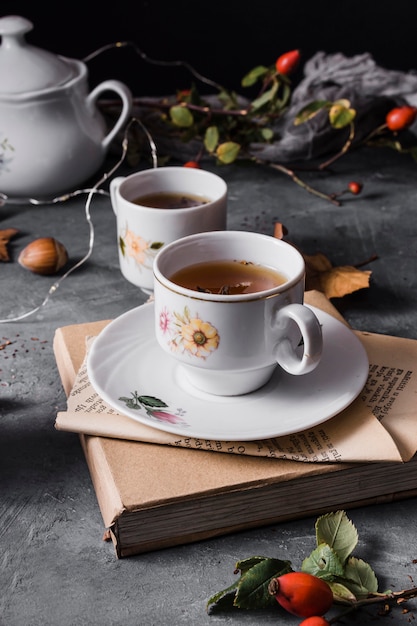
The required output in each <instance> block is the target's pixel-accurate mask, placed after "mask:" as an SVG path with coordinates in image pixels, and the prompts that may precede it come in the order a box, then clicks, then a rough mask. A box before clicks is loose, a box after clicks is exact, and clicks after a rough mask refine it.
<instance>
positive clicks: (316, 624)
mask: <svg viewBox="0 0 417 626" xmlns="http://www.w3.org/2000/svg"><path fill="white" fill-rule="evenodd" d="M299 626H330V622H328V621H327V619H324V617H319V616H318V615H313V616H312V617H307V619H304V620H303V621H302V622H300V625H299Z"/></svg>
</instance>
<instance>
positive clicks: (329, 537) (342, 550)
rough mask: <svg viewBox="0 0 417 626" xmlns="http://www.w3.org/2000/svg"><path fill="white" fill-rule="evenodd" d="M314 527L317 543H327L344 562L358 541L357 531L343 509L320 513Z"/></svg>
mask: <svg viewBox="0 0 417 626" xmlns="http://www.w3.org/2000/svg"><path fill="white" fill-rule="evenodd" d="M315 528H316V541H317V545H318V546H319V545H320V544H321V543H326V544H328V545H329V546H330V547H331V548H333V550H334V551H335V552H336V553H337V555H338V557H339V559H340V562H341V563H342V564H344V563H345V561H346V559H347V558H348V557H349V556H350V555H351V554H352V552H353V550H354V549H355V547H356V545H357V543H358V532H357V530H356V528H355V526H354V525H353V524H352V522H351V521H350V519H349V518H348V516H347V515H346V513H345V511H336V512H334V513H327V514H326V515H322V516H321V517H319V518H318V519H317V521H316V524H315Z"/></svg>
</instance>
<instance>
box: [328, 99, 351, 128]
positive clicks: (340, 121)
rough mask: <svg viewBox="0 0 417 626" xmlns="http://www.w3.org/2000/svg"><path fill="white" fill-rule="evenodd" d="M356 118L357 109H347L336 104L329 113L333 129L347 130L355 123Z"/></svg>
mask: <svg viewBox="0 0 417 626" xmlns="http://www.w3.org/2000/svg"><path fill="white" fill-rule="evenodd" d="M355 116H356V111H355V109H347V108H346V107H345V106H343V105H341V104H336V103H334V104H333V105H332V106H331V108H330V111H329V120H330V124H331V125H332V126H333V128H345V126H349V124H351V123H352V122H353V120H354V119H355Z"/></svg>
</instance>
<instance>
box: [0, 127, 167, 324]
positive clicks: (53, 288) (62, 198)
mask: <svg viewBox="0 0 417 626" xmlns="http://www.w3.org/2000/svg"><path fill="white" fill-rule="evenodd" d="M134 123H137V124H139V125H140V127H141V128H142V130H143V131H144V133H145V135H146V137H147V139H148V142H149V147H150V150H151V158H152V167H154V168H155V167H158V157H157V149H156V145H155V143H154V141H153V139H152V136H151V135H150V133H149V131H148V129H147V128H146V127H145V126H144V125H143V123H142V122H141V121H140V120H139V119H137V118H132V119H131V120H130V121H129V123H128V124H127V126H126V129H125V133H124V138H123V141H122V156H121V157H120V159H119V161H118V162H117V163H116V164H115V165H114V166H113V167H112V168H111V169H110V170H109V171H108V172H105V173H104V174H103V176H102V177H101V178H100V180H99V181H98V182H97V183H96V184H95V185H94V186H93V187H92V188H91V189H78V190H76V191H74V192H71V193H68V194H65V195H63V196H59V197H57V198H54V199H52V200H49V201H42V200H37V199H35V198H27V199H26V201H27V202H29V203H30V204H36V205H42V204H54V203H57V202H63V201H65V200H68V199H69V198H72V197H74V196H77V195H80V194H82V193H88V196H87V200H86V203H85V218H86V221H87V224H88V227H89V244H88V250H87V252H86V254H85V255H84V256H83V258H82V259H80V260H79V261H78V262H77V263H75V264H74V265H73V266H72V267H70V268H69V269H68V270H67V271H66V272H65V274H63V275H62V276H61V277H60V278H59V279H58V280H57V281H55V282H54V283H53V285H52V286H51V287H50V288H49V290H48V292H47V294H46V296H45V298H44V299H43V301H42V302H41V304H39V305H38V306H36V307H35V308H34V309H31V310H30V311H27V312H26V313H22V314H21V315H18V316H16V317H10V318H6V319H0V324H5V323H7V322H18V321H20V320H22V319H25V318H26V317H29V316H30V315H33V314H34V313H37V312H38V311H40V309H41V308H42V307H44V306H45V305H46V304H47V302H48V301H49V299H50V297H51V296H52V295H53V294H54V293H55V292H56V291H57V289H58V288H59V287H60V285H61V284H62V282H63V281H64V280H65V279H66V278H67V277H68V276H69V275H70V274H72V273H73V272H74V271H75V270H77V269H78V268H79V267H81V266H82V265H83V264H84V263H85V262H86V261H87V260H88V259H89V258H90V256H91V254H92V252H93V249H94V224H93V221H92V219H91V213H90V206H91V201H92V198H93V196H94V195H95V194H97V193H99V194H105V195H108V193H107V192H105V191H103V190H100V189H99V187H100V186H101V185H102V184H103V183H104V182H105V181H106V180H108V179H109V178H110V177H111V176H112V175H113V174H114V173H115V172H116V171H117V169H118V168H119V167H120V166H121V165H122V163H123V161H124V160H125V157H126V154H127V148H128V132H129V129H130V127H131V126H132V124H134ZM0 202H2V203H3V204H4V203H7V202H10V200H9V199H8V198H7V196H6V195H5V194H3V193H1V192H0ZM19 202H22V200H19ZM10 203H11V204H13V203H16V200H14V201H13V199H11V202H10Z"/></svg>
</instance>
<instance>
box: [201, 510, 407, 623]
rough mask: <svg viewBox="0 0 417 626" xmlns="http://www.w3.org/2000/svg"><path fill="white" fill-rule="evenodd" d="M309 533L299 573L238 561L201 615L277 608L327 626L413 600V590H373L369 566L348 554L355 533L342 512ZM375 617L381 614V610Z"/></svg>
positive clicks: (259, 561) (281, 563)
mask: <svg viewBox="0 0 417 626" xmlns="http://www.w3.org/2000/svg"><path fill="white" fill-rule="evenodd" d="M315 531H316V544H317V545H316V548H315V549H314V550H313V552H312V553H311V554H310V555H309V556H307V557H306V558H305V559H304V560H303V562H302V565H301V569H300V570H293V568H292V564H291V562H290V561H287V560H281V559H277V558H268V557H264V556H253V557H249V558H246V559H243V560H241V561H239V562H238V563H236V565H235V569H234V573H235V574H240V578H239V579H238V580H236V581H235V582H234V583H233V584H232V585H230V586H229V587H227V588H226V589H224V590H221V591H219V592H217V593H215V594H214V595H213V596H211V597H210V598H209V600H208V602H207V612H208V613H209V614H211V613H221V612H224V611H228V612H230V611H236V610H238V609H245V610H256V609H263V610H268V609H269V610H277V609H278V610H280V611H281V614H282V615H283V616H285V614H291V615H296V616H297V617H300V618H303V621H302V622H300V626H330V625H331V624H336V623H345V619H346V617H347V616H348V615H349V614H350V613H354V614H355V616H356V617H357V614H358V613H359V612H360V610H361V609H363V608H366V607H368V608H369V607H370V606H373V605H375V604H380V605H382V606H383V609H382V611H383V614H385V615H386V614H387V613H388V612H389V611H390V610H391V609H392V608H394V607H395V606H402V607H403V608H404V602H405V601H407V600H410V599H412V598H415V597H417V587H412V588H410V589H404V590H402V591H397V592H393V591H391V590H387V591H383V592H380V591H378V580H377V577H376V575H375V573H374V571H373V569H372V567H371V566H370V565H369V563H366V562H365V561H363V560H362V559H360V558H358V557H356V556H354V555H353V551H354V549H355V548H356V546H357V543H358V532H357V530H356V528H355V526H354V525H353V524H352V522H351V520H350V519H349V518H348V516H347V515H346V513H345V511H336V512H334V513H328V514H325V515H322V516H321V517H319V518H318V519H317V520H316V524H315ZM282 611H283V613H282ZM330 612H332V614H330ZM378 614H379V615H382V613H381V610H380V611H379V613H378ZM342 620H343V622H342Z"/></svg>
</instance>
